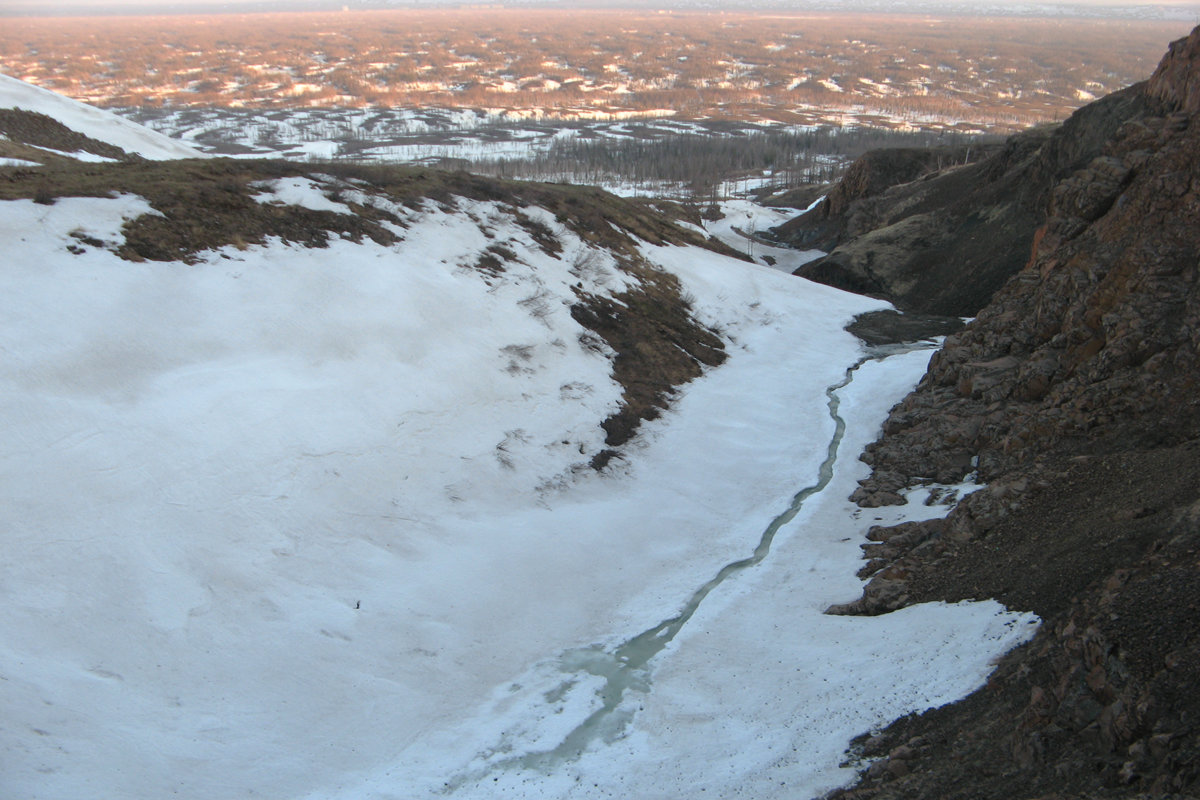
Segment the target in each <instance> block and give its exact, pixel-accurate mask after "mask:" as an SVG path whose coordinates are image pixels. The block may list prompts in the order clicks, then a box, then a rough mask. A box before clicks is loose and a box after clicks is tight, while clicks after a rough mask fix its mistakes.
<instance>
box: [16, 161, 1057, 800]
mask: <svg viewBox="0 0 1200 800" xmlns="http://www.w3.org/2000/svg"><path fill="white" fill-rule="evenodd" d="M260 199H263V200H264V201H270V200H272V199H274V200H277V201H281V202H301V203H305V204H311V205H316V206H320V205H321V204H323V203H326V204H331V205H334V206H336V204H332V203H330V201H329V200H326V199H325V198H324V197H322V196H321V195H320V193H319V192H318V191H317V189H316V187H314V186H313V185H312V184H309V183H306V182H303V181H289V182H284V183H279V184H277V185H274V186H267V187H264V194H263V195H262V197H261V198H260ZM147 211H148V207H147V205H146V203H145V202H144V201H143V200H141V199H139V198H136V197H128V196H125V197H119V198H114V199H61V200H59V201H58V202H57V203H55V204H54V205H52V206H44V205H37V204H35V203H33V202H30V201H10V202H5V203H3V210H2V212H0V247H2V248H3V254H4V256H3V258H2V259H0V291H2V292H3V294H4V296H5V297H6V298H7V299H6V302H5V305H4V310H3V312H0V313H2V314H3V324H0V351H2V352H3V353H4V355H5V357H4V359H3V360H2V361H0V414H2V415H3V418H4V420H5V424H4V425H3V426H0V481H2V482H3V485H4V486H5V494H6V499H5V502H4V503H3V504H2V505H0V520H2V521H0V536H2V537H3V549H4V552H5V557H4V559H3V560H2V562H0V600H2V602H3V604H4V607H5V613H4V615H3V616H2V617H0V643H2V644H0V708H3V714H2V715H0V749H2V750H3V752H4V754H5V756H4V767H3V770H2V772H0V794H2V795H4V796H6V797H20V798H29V799H30V800H33V799H35V798H37V799H45V800H50V799H51V798H54V799H59V798H61V799H62V800H67V799H69V800H76V799H77V798H80V797H105V798H130V799H131V800H132V799H133V798H146V797H165V796H171V795H178V796H184V797H245V796H251V795H256V796H267V797H275V798H313V799H314V800H316V798H322V799H323V800H324V799H326V798H346V799H347V800H349V799H350V798H355V799H357V798H422V797H434V796H448V797H458V798H468V797H480V798H482V797H497V796H505V797H538V798H555V797H562V798H567V797H579V798H585V797H607V796H617V797H631V796H636V797H646V798H650V797H654V798H694V797H696V796H698V792H699V791H700V790H701V789H706V790H707V792H708V793H709V795H710V796H714V797H737V796H744V797H752V798H769V797H787V798H797V797H805V796H812V795H814V794H817V793H819V792H821V791H824V790H826V789H828V788H831V787H833V786H835V785H838V784H840V783H844V782H845V781H847V780H849V779H850V778H851V777H852V772H850V771H848V770H844V769H840V768H839V767H838V764H839V762H841V761H842V760H843V759H844V749H845V747H846V745H847V743H848V740H849V739H850V737H852V736H853V735H855V734H857V733H860V732H862V731H864V730H867V729H870V728H872V727H873V726H877V725H881V724H883V723H885V722H886V721H888V720H890V719H892V718H894V717H896V716H898V715H901V714H904V713H906V712H908V711H911V710H915V709H922V708H926V707H928V706H931V705H937V704H941V703H944V702H947V701H949V700H952V699H955V698H957V697H959V696H961V695H962V694H964V693H966V692H967V691H969V690H970V689H972V688H973V687H975V686H977V685H979V684H980V683H981V682H982V681H983V680H984V678H985V676H986V675H987V673H988V672H989V670H990V667H989V661H990V660H991V659H993V658H994V657H995V656H996V655H997V654H999V653H1001V652H1003V651H1005V650H1007V649H1009V648H1011V647H1012V646H1013V645H1015V644H1016V643H1018V642H1020V641H1023V640H1024V639H1025V638H1027V637H1028V636H1029V635H1030V634H1031V633H1032V630H1033V627H1034V625H1033V623H1034V620H1033V619H1032V618H1030V617H1028V616H1023V615H1017V614H1011V613H1008V612H1005V611H1004V610H1003V609H1002V608H1000V607H999V606H997V605H996V604H994V603H991V602H988V603H977V604H959V605H927V606H920V607H915V608H909V609H906V610H904V611H900V612H897V613H894V614H890V615H887V616H883V617H875V618H865V619H858V618H846V617H829V616H825V615H823V614H822V613H821V611H822V609H823V608H825V607H826V606H827V605H829V604H830V603H835V602H844V601H847V600H850V599H852V598H854V597H856V596H857V594H858V592H859V590H860V587H861V583H860V581H858V580H857V579H856V578H855V577H854V572H855V570H856V569H857V568H858V566H859V565H860V560H859V557H860V550H859V544H860V543H862V541H863V540H864V534H865V532H866V529H867V527H868V526H869V525H871V524H874V523H875V522H877V521H893V520H896V519H899V518H901V515H902V514H904V513H907V514H910V515H913V514H917V515H919V514H935V513H944V512H945V510H946V509H945V508H944V507H942V508H931V507H927V506H924V505H922V504H921V503H919V502H914V503H912V504H910V505H909V506H907V507H905V508H904V509H899V510H897V509H892V510H886V511H878V512H877V511H858V510H856V509H855V508H853V507H852V506H851V505H850V504H849V503H848V502H847V501H846V500H845V499H844V498H845V497H846V496H847V495H848V494H849V493H850V491H851V490H852V488H853V486H854V481H855V480H856V479H857V478H859V477H862V475H863V474H864V473H865V466H864V465H862V464H861V463H860V462H858V461H857V460H856V458H855V456H856V455H857V453H858V452H859V451H860V450H861V448H862V447H863V445H864V444H865V443H866V442H868V441H870V440H871V439H872V438H873V437H874V436H875V434H876V432H877V430H878V427H879V425H880V423H881V421H882V420H883V418H884V416H885V414H886V411H887V409H888V407H889V406H890V405H891V404H892V403H894V402H895V401H896V400H898V399H899V398H900V397H901V396H902V395H903V394H904V393H905V392H906V391H907V390H908V388H909V387H910V386H911V385H912V384H913V383H914V382H915V381H916V379H917V378H918V377H919V375H920V374H921V372H922V371H923V369H924V365H925V362H926V361H927V359H928V355H929V352H928V351H918V352H911V353H907V354H903V355H897V356H893V357H891V358H888V359H886V360H882V361H879V360H868V361H865V362H863V363H862V364H861V366H859V367H858V368H857V369H855V370H853V371H852V372H849V373H848V370H850V369H851V367H853V366H854V365H855V364H857V363H859V361H860V360H861V359H862V358H863V356H864V352H863V351H862V349H861V348H860V346H859V345H858V343H857V342H856V341H855V340H854V339H853V338H852V337H851V336H850V335H849V334H846V333H845V332H844V331H843V330H842V326H843V325H844V324H845V323H846V322H847V321H848V320H849V319H850V317H851V316H852V315H853V314H855V313H858V312H860V311H864V310H869V309H873V308H879V307H880V306H881V304H880V303H879V302H877V301H873V300H868V299H864V298H860V297H855V296H852V295H848V294H844V293H840V292H837V291H835V290H832V289H830V288H827V287H823V286H819V285H815V284H812V283H808V282H806V281H802V280H799V279H795V278H791V277H789V276H787V275H783V274H780V273H779V272H777V271H773V270H770V269H767V268H764V267H755V266H750V265H747V264H744V263H742V262H738V261H735V260H731V259H728V258H724V257H721V256H718V255H715V254H713V253H710V252H707V251H701V250H697V249H691V248H679V247H653V246H650V245H646V246H644V247H643V252H644V253H645V255H646V256H647V257H648V258H649V259H651V260H652V261H654V262H655V263H657V264H659V265H660V266H661V267H662V268H664V269H667V270H669V271H671V272H673V273H675V274H677V275H678V276H679V277H680V279H681V281H682V283H683V286H684V289H685V290H686V291H687V292H688V293H689V294H690V295H691V296H692V297H694V298H695V303H694V306H695V309H696V313H697V314H698V315H699V316H700V318H701V319H702V320H703V321H704V322H706V323H707V324H710V325H713V326H715V327H717V328H718V329H719V330H720V331H721V333H722V336H723V338H725V340H726V342H727V348H728V350H729V353H730V359H729V360H728V362H727V363H726V364H725V365H723V366H722V367H720V368H718V369H715V370H711V371H709V372H707V373H706V374H705V376H704V377H702V378H701V379H699V380H697V381H695V382H693V383H691V384H689V385H687V386H685V387H684V388H683V390H682V391H681V392H680V393H679V395H678V397H677V398H676V401H675V403H674V405H673V407H672V409H671V410H670V411H669V412H668V413H667V414H665V415H664V416H663V418H661V419H660V420H657V421H655V422H654V423H651V424H647V425H645V426H644V427H643V429H642V433H641V435H640V436H639V438H638V440H636V442H635V443H634V444H633V446H631V447H629V448H628V449H627V452H626V458H625V459H624V460H619V461H616V462H614V466H615V469H613V470H611V471H610V472H608V473H605V474H603V475H598V474H595V473H594V472H591V471H590V470H587V469H586V468H583V467H582V466H581V465H583V464H585V463H586V462H587V460H588V459H589V457H590V455H591V454H592V453H594V452H596V450H598V449H599V448H601V447H603V442H602V436H603V432H602V431H601V429H600V428H599V422H600V421H601V420H602V419H603V418H604V417H605V416H606V415H607V414H608V413H609V412H610V411H611V410H612V409H613V408H614V407H615V403H616V402H617V400H618V398H619V395H620V390H619V387H618V386H616V385H615V384H614V383H613V381H612V380H611V378H610V362H609V360H608V357H607V356H606V355H605V354H604V353H598V352H596V351H595V349H594V348H589V347H587V346H585V344H584V343H581V342H580V338H579V336H580V334H581V333H582V332H583V331H582V329H580V328H579V327H578V326H577V324H576V323H575V322H574V321H573V320H572V318H571V316H570V313H569V303H571V302H573V297H574V295H573V294H572V293H571V289H570V287H571V286H572V285H574V284H575V283H576V282H580V281H582V282H583V288H584V289H585V290H587V291H590V292H595V293H605V292H608V293H612V292H616V291H619V290H620V289H621V287H622V286H624V285H626V281H627V280H628V278H627V277H626V276H624V275H623V274H621V273H619V272H618V271H617V269H616V267H615V263H614V262H613V261H612V259H611V257H608V256H604V255H598V256H595V257H590V258H587V257H586V256H587V250H586V248H587V245H585V244H584V243H583V242H581V241H579V240H578V239H576V238H574V237H573V236H572V235H571V234H570V233H568V232H567V231H565V230H563V229H561V227H560V226H558V225H557V223H555V221H554V219H553V217H552V216H551V215H549V214H539V212H538V211H537V210H536V209H526V210H525V213H527V214H530V215H531V216H536V217H537V218H538V219H539V220H540V221H542V222H544V223H545V224H546V225H549V226H551V227H552V228H554V229H555V230H556V233H557V235H558V236H559V238H560V239H561V241H562V242H563V243H564V245H565V248H564V257H563V258H562V259H561V260H559V259H555V258H552V257H550V256H548V255H545V254H544V253H542V252H541V251H540V250H539V249H538V248H537V247H536V246H534V243H533V242H531V241H530V240H529V239H528V234H527V233H525V231H524V230H523V229H522V228H521V227H520V226H518V225H517V224H515V223H514V222H513V221H512V218H511V216H509V215H508V212H507V211H506V210H505V209H503V208H501V207H499V206H494V205H490V204H486V203H468V202H465V201H464V202H461V203H460V204H459V209H458V210H457V211H449V210H445V209H439V208H437V207H435V206H432V205H430V206H428V207H426V208H424V209H422V210H417V211H413V210H405V212H404V213H406V214H407V215H408V222H409V227H408V228H407V229H405V230H403V236H404V240H403V241H401V242H399V243H398V244H396V245H394V246H391V247H383V246H379V245H375V244H372V243H365V244H362V245H356V244H353V243H350V242H335V243H333V245H332V246H331V247H330V248H329V249H327V250H305V249H297V248H291V247H285V246H283V245H280V244H278V243H275V244H272V245H270V246H266V247H252V248H249V249H247V250H235V249H232V248H230V249H229V250H227V251H224V252H221V253H213V254H210V255H209V256H208V257H207V258H205V259H204V260H202V261H201V262H200V263H198V264H195V265H192V266H186V265H182V264H162V263H138V264H134V263H129V262H124V261H121V260H119V259H118V258H117V257H116V256H115V255H113V254H112V252H111V251H110V249H108V248H102V247H98V246H89V247H88V248H85V252H83V253H82V254H79V255H73V254H71V253H70V252H68V250H67V247H68V246H69V245H77V244H78V242H79V241H80V240H79V239H78V238H77V237H72V236H71V235H70V234H71V233H72V232H78V231H82V232H84V233H86V234H87V236H88V237H90V238H91V239H95V240H101V241H104V242H106V243H107V244H108V247H109V248H111V247H113V246H115V245H116V244H118V243H119V242H120V240H121V234H120V226H121V223H122V221H123V219H125V218H128V217H131V216H136V215H138V214H141V213H145V212H147ZM468 214H469V215H470V216H468ZM485 228H486V229H487V230H488V232H490V235H491V236H492V237H494V238H488V235H486V234H485V232H484V229H485ZM493 241H501V242H506V243H507V245H506V246H508V247H509V248H510V249H512V250H513V251H515V252H517V253H518V254H519V256H520V259H521V260H520V261H519V262H510V263H508V264H506V265H505V271H504V272H503V273H501V274H499V275H490V276H489V275H486V274H483V273H481V272H479V271H477V270H475V269H472V268H470V267H469V266H467V265H470V264H473V263H475V262H476V261H477V260H478V256H479V254H480V253H481V252H482V251H483V250H484V249H485V248H486V247H487V246H488V245H489V244H491V243H492V242H493ZM76 249H78V248H76ZM580 263H587V264H588V265H589V269H588V270H587V274H586V275H580V274H578V273H579V270H578V269H576V270H575V272H574V273H573V272H572V265H573V264H575V265H578V264H580ZM531 297H536V298H538V302H536V303H534V302H531V301H530V298H531ZM848 377H849V381H848V382H846V381H847V378H848ZM843 383H844V384H845V385H843V386H841V387H840V388H836V389H831V387H836V386H838V385H839V384H843ZM839 422H840V423H843V424H844V426H845V430H844V436H843V435H842V434H841V433H840V432H839V427H840V426H839ZM823 465H824V466H825V470H824V472H823V471H822V466H823ZM806 489H807V490H809V491H808V494H809V495H810V496H808V497H807V498H806V499H804V501H803V503H802V504H801V505H800V506H799V508H798V509H797V510H796V511H795V514H794V518H791V519H790V520H786V521H781V523H780V524H779V525H778V526H777V527H778V531H777V533H775V534H774V540H773V541H772V542H770V548H769V552H764V553H763V557H762V558H761V560H759V561H757V563H748V564H746V565H743V567H742V568H739V569H736V570H732V571H730V572H729V574H727V575H726V576H725V577H724V578H723V579H722V581H721V582H720V583H719V584H717V585H714V586H712V587H711V588H710V590H708V591H707V593H706V594H704V596H703V598H702V602H700V603H699V604H698V605H696V604H693V605H692V606H691V607H689V601H693V600H695V598H696V596H697V592H698V591H700V590H701V589H702V587H705V585H706V583H707V582H709V581H710V580H712V579H713V578H714V576H717V575H718V573H720V572H721V570H722V568H723V567H725V566H726V565H728V564H731V563H733V562H737V561H739V560H742V559H748V558H752V557H754V556H755V548H756V547H758V546H759V545H760V544H761V542H762V541H763V535H764V531H765V530H767V528H768V526H770V525H771V523H772V520H774V519H776V518H777V517H778V516H779V515H780V514H781V513H784V512H785V511H787V510H788V509H789V506H790V505H791V504H792V501H793V498H794V497H795V496H796V495H797V493H798V492H802V491H804V490H806ZM685 611H686V616H687V618H686V620H684V621H683V623H682V624H680V625H675V626H673V627H672V626H671V625H669V624H668V625H667V626H666V627H662V626H663V624H664V623H669V622H670V621H671V620H672V619H673V618H675V617H677V616H679V615H680V614H681V613H683V612H685ZM668 628H669V629H670V630H669V634H670V635H669V636H667V635H666V634H660V633H655V631H660V630H661V631H666V630H668ZM645 632H650V633H649V634H648V636H645V637H643V638H642V640H641V641H642V643H643V644H648V645H649V647H648V649H644V650H638V651H637V652H636V653H635V651H634V650H632V649H630V648H629V647H628V646H627V645H628V644H629V643H630V642H631V641H633V640H636V639H638V637H639V635H640V634H643V633H645ZM656 640H657V641H656ZM627 666H628V667H629V668H628V669H625V670H624V672H622V669H624V668H625V667H627ZM617 673H620V674H621V675H623V676H624V677H622V678H621V679H620V681H618V683H619V684H620V685H619V686H616V688H613V687H614V686H615V684H613V682H612V675H614V674H617ZM597 711H600V712H601V713H599V714H597V713H596V712H597ZM589 718H591V719H590V720H589ZM581 731H582V733H581Z"/></svg>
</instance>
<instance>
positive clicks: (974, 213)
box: [775, 87, 1149, 316]
mask: <svg viewBox="0 0 1200 800" xmlns="http://www.w3.org/2000/svg"><path fill="white" fill-rule="evenodd" d="M1147 103H1148V99H1147V93H1146V92H1145V91H1144V88H1143V87H1133V88H1131V89H1129V90H1126V91H1123V92H1117V93H1115V94H1113V95H1110V96H1108V97H1106V98H1104V99H1102V100H1100V101H1097V102H1095V103H1092V104H1090V105H1088V106H1085V107H1084V108H1082V109H1080V110H1079V111H1077V112H1076V113H1075V114H1074V115H1072V116H1071V117H1070V118H1069V119H1068V120H1066V121H1065V122H1064V123H1063V124H1062V125H1060V126H1057V127H1054V128H1038V129H1034V130H1030V131H1026V132H1024V133H1021V134H1017V135H1015V136H1012V137H1010V138H1009V139H1008V140H1007V141H1006V142H1005V143H1004V144H1003V145H1002V146H998V147H992V148H985V149H982V150H980V149H976V150H975V151H974V152H972V151H967V150H960V151H934V152H925V153H923V154H918V153H917V152H914V151H883V152H882V153H879V154H874V155H867V156H864V157H863V158H862V159H860V160H859V161H858V162H856V163H855V164H854V165H853V166H852V167H851V168H850V170H848V172H847V174H846V176H845V177H844V178H843V180H842V181H841V183H840V184H839V185H838V186H836V187H835V188H834V189H833V190H832V191H831V192H830V193H829V195H828V196H827V198H826V199H825V201H824V202H822V203H821V204H820V205H819V206H817V207H816V208H814V209H812V210H811V211H809V212H807V213H806V214H803V215H801V216H800V217H798V218H796V219H794V220H791V221H789V222H787V223H785V224H784V225H782V226H780V227H779V228H778V229H777V230H776V232H775V233H776V235H777V236H778V237H779V238H780V239H781V240H783V241H786V242H789V243H791V244H794V245H796V246H801V247H806V248H810V247H816V248H819V249H823V250H830V252H829V254H828V255H827V256H826V257H824V258H822V259H820V260H818V261H814V262H811V263H809V264H806V265H804V266H803V267H801V268H800V271H799V272H798V273H797V274H800V275H803V276H804V277H806V278H811V279H813V280H816V281H820V282H822V283H828V284H830V285H833V286H839V287H841V288H844V289H848V290H850V291H855V292H861V293H865V294H871V295H875V296H879V297H885V298H887V299H889V300H891V301H892V302H893V303H895V304H896V306H897V307H899V308H901V309H903V310H905V311H912V312H918V313H923V314H942V315H953V316H973V315H974V314H975V313H977V312H978V311H979V309H981V308H982V307H983V306H984V305H985V304H987V302H988V301H989V300H990V299H991V297H992V295H993V294H994V293H995V292H996V291H997V290H998V289H999V288H1000V287H1001V286H1002V285H1004V282H1005V281H1006V280H1008V278H1009V277H1011V276H1012V275H1013V274H1014V273H1016V272H1017V271H1019V270H1020V269H1021V268H1022V267H1023V266H1024V265H1025V263H1026V262H1027V261H1028V259H1029V250H1030V247H1031V245H1032V240H1033V234H1034V231H1035V230H1036V229H1037V228H1038V227H1039V226H1040V225H1042V224H1043V223H1044V222H1045V219H1046V205H1047V201H1048V200H1049V197H1050V193H1051V191H1052V189H1053V188H1054V186H1055V185H1056V184H1057V183H1058V182H1059V181H1061V180H1062V179H1064V178H1066V177H1067V176H1069V175H1071V174H1073V173H1074V172H1075V171H1077V170H1078V169H1080V168H1081V167H1083V166H1085V165H1086V164H1088V163H1089V162H1090V161H1092V160H1093V159H1094V158H1096V157H1097V156H1099V155H1100V153H1101V152H1102V151H1103V149H1104V147H1105V145H1106V143H1107V142H1108V141H1109V139H1110V138H1111V137H1112V135H1113V134H1114V133H1115V132H1116V131H1117V129H1118V128H1120V127H1121V126H1122V125H1123V124H1125V123H1126V122H1128V121H1129V120H1132V119H1138V118H1140V117H1142V116H1145V115H1146V114H1147V113H1149V111H1148V107H1147Z"/></svg>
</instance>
